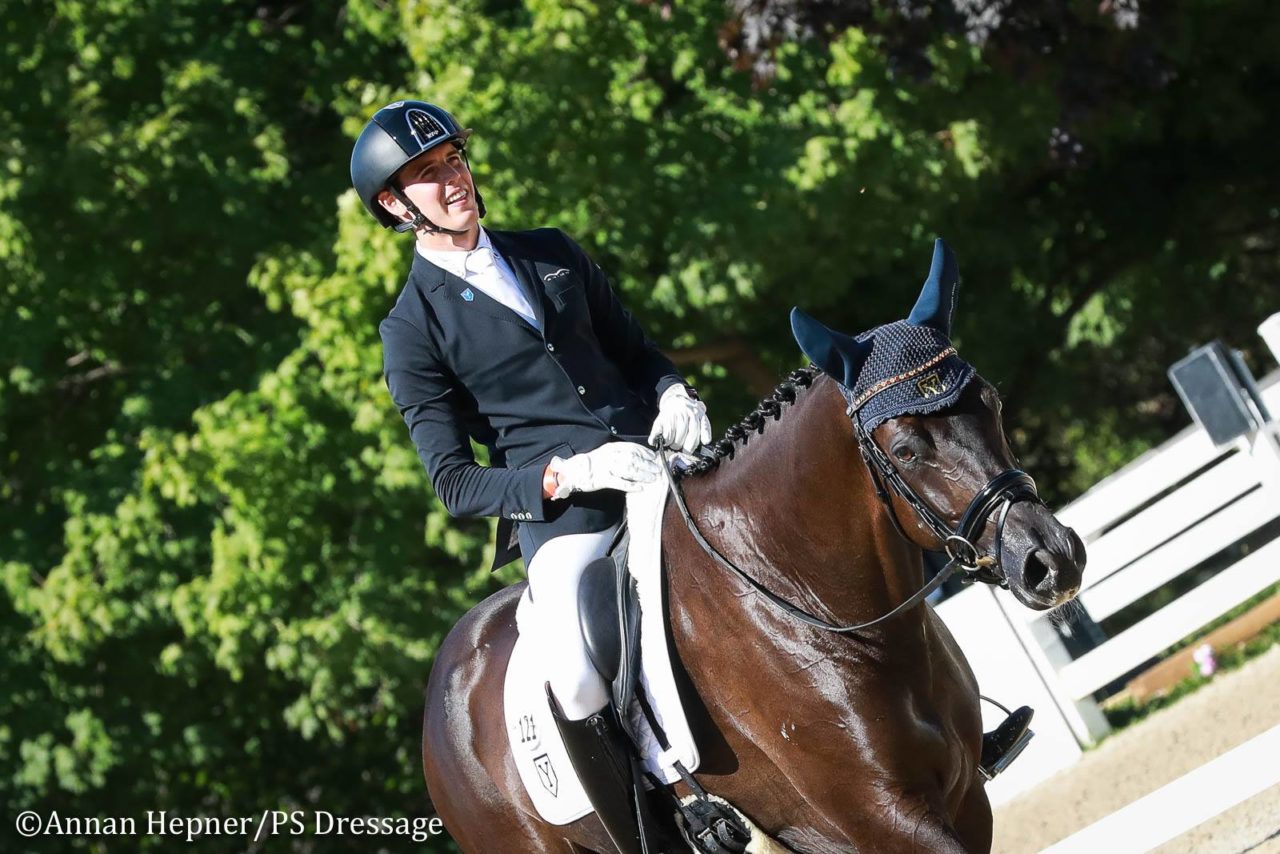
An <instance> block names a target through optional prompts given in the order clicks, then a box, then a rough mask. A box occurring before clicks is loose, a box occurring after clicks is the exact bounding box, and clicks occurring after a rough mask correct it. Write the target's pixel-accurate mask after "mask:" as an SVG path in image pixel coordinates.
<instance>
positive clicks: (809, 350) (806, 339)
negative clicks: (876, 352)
mask: <svg viewBox="0 0 1280 854" xmlns="http://www.w3.org/2000/svg"><path fill="white" fill-rule="evenodd" d="M791 334H792V335H794V336H795V339H796V343H797V344H799V345H800V349H801V350H803V351H804V354H805V355H806V356H808V357H809V361H811V362H813V363H814V364H815V365H817V366H818V367H819V368H821V369H822V371H823V373H826V374H830V375H831V376H832V377H834V378H835V379H837V380H839V381H840V382H841V383H843V384H844V385H845V387H846V388H853V386H854V383H856V382H857V381H858V372H859V371H861V370H862V363H863V362H865V361H866V360H867V355H868V354H869V353H870V352H871V344H870V343H869V342H867V343H864V342H862V341H859V340H858V339H856V338H851V337H850V336H848V335H844V334H843V333H840V332H836V331H835V330H834V329H829V328H827V327H826V326H824V325H822V324H821V323H819V322H818V321H816V320H814V319H813V318H812V317H810V316H809V315H807V314H805V313H804V312H803V311H801V310H800V309H799V308H793V309H791Z"/></svg>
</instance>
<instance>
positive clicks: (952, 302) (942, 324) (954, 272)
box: [907, 237, 960, 338]
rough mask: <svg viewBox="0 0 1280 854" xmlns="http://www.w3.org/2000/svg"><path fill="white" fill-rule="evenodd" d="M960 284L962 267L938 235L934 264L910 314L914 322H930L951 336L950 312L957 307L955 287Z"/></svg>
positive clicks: (935, 244) (912, 323)
mask: <svg viewBox="0 0 1280 854" xmlns="http://www.w3.org/2000/svg"><path fill="white" fill-rule="evenodd" d="M959 287H960V267H959V266H958V265H957V264H956V256H955V255H953V254H952V252H951V247H950V246H948V245H947V244H946V243H945V242H943V240H942V238H941V237H939V238H938V239H937V240H935V241H934V243H933V264H932V266H930V268H929V278H928V279H926V280H925V283H924V288H922V289H921V291H920V298H919V299H917V300H916V307H915V308H913V309H911V314H909V315H908V316H907V323H910V324H911V325H913V326H929V327H932V328H933V329H936V330H938V331H939V332H941V333H942V334H943V335H945V336H947V337H948V338H950V337H951V316H952V314H954V313H955V310H956V291H957V290H958V289H959Z"/></svg>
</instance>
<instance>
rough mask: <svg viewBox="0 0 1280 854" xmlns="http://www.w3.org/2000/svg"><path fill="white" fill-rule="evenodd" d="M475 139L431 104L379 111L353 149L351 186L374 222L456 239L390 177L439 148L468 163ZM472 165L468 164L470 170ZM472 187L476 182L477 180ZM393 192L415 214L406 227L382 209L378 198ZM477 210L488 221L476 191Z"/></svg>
mask: <svg viewBox="0 0 1280 854" xmlns="http://www.w3.org/2000/svg"><path fill="white" fill-rule="evenodd" d="M470 136H471V129H470V128H463V127H462V126H461V125H460V124H458V121H457V119H455V118H454V117H453V116H451V115H450V114H449V112H448V110H445V109H443V108H441V107H437V106H436V105H435V104H428V103H427V102H425V101H396V102H395V103H394V104H387V106H385V107H383V108H382V109H380V110H378V112H376V113H374V114H373V118H372V119H370V120H369V123H368V124H367V125H365V126H364V130H362V131H360V136H359V138H357V139H356V144H355V147H354V148H352V149H351V184H352V186H354V187H355V188H356V192H357V193H358V194H359V195H360V201H362V202H364V206H365V207H366V208H368V209H369V213H371V214H373V217H374V219H376V220H377V221H378V222H380V223H382V225H384V226H386V227H388V228H394V229H395V230H396V231H409V230H411V229H416V228H420V227H422V226H424V225H425V226H426V227H427V228H428V229H430V230H432V231H440V232H445V233H447V234H457V233H458V232H455V231H453V230H452V229H448V228H441V227H440V226H438V225H436V224H435V223H433V222H432V221H431V220H429V219H427V218H426V217H425V216H423V214H422V211H420V210H418V206H417V205H415V204H414V203H413V202H411V201H409V197H408V196H406V195H405V194H404V192H403V191H402V190H401V188H400V187H399V186H398V184H397V183H396V182H393V181H392V180H391V177H392V176H393V175H395V174H396V172H398V171H400V169H401V168H402V167H403V166H404V165H405V164H406V163H408V162H409V161H410V160H413V159H414V158H415V157H418V156H419V155H422V154H425V153H427V152H428V151H430V150H431V149H433V148H435V147H436V146H438V145H444V144H445V143H446V142H447V143H451V144H452V145H453V147H454V148H456V149H458V151H459V153H461V154H462V159H463V160H464V161H466V159H467V153H466V145H467V138H468V137H470ZM470 170H471V164H470V163H469V162H467V171H470ZM472 183H473V184H474V183H475V178H474V176H473V177H472ZM383 190H389V191H390V192H391V194H392V195H394V196H395V197H396V198H397V199H399V200H400V203H401V204H403V205H404V206H405V207H406V208H408V209H409V213H410V214H412V215H413V220H412V221H411V222H402V221H401V220H398V219H396V218H395V217H394V216H392V215H391V212H390V211H388V210H387V209H386V208H384V207H383V206H382V205H380V204H378V193H380V192H382V191H383ZM476 207H477V208H479V209H480V216H481V217H483V216H484V213H485V211H484V199H482V198H481V197H480V192H479V190H477V191H476Z"/></svg>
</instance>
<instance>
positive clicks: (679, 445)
mask: <svg viewBox="0 0 1280 854" xmlns="http://www.w3.org/2000/svg"><path fill="white" fill-rule="evenodd" d="M655 439H656V440H658V441H657V443H656V446H657V447H661V446H663V445H665V446H666V447H668V448H674V449H675V450H677V451H684V452H685V453H686V454H692V453H693V452H694V451H696V450H697V449H698V446H699V445H702V444H704V443H706V442H710V441H711V421H710V420H708V419H707V407H706V406H705V405H703V403H702V401H700V400H694V399H693V398H691V397H689V393H688V392H687V391H685V388H684V386H683V385H681V384H680V383H676V384H675V385H673V386H671V387H670V388H668V389H667V390H666V391H664V392H663V393H662V399H661V400H659V401H658V418H657V420H655V421H654V422H653V429H652V430H650V431H649V444H650V445H655V442H654V440H655Z"/></svg>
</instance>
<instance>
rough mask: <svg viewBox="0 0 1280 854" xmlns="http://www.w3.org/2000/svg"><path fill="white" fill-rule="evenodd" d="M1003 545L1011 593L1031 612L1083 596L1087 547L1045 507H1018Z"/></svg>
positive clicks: (1010, 519) (1014, 508)
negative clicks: (1079, 595) (1081, 584)
mask: <svg viewBox="0 0 1280 854" xmlns="http://www.w3.org/2000/svg"><path fill="white" fill-rule="evenodd" d="M1009 515H1010V518H1009V524H1008V529H1007V530H1006V533H1005V537H1006V541H1005V544H1004V549H1003V551H1004V555H1003V556H1002V557H1003V559H1004V568H1005V574H1006V576H1007V577H1008V580H1009V590H1010V591H1011V592H1012V593H1013V595H1014V596H1016V597H1017V599H1018V601H1020V602H1021V603H1022V604H1024V605H1026V606H1027V607H1028V608H1035V609H1036V610H1038V611H1043V610H1045V609H1048V608H1054V607H1057V606H1058V605H1061V604H1063V603H1065V602H1068V601H1070V600H1071V599H1073V598H1074V597H1075V595H1076V594H1077V593H1079V592H1080V582H1081V579H1082V577H1083V575H1084V567H1085V561H1086V555H1085V549H1084V543H1083V542H1081V540H1080V537H1079V536H1077V534H1076V532H1075V531H1073V530H1072V529H1070V528H1068V527H1066V526H1065V525H1063V524H1062V523H1061V522H1059V521H1058V520H1057V519H1056V518H1055V517H1054V515H1053V514H1052V513H1050V512H1049V510H1048V509H1047V508H1046V507H1044V506H1043V505H1021V506H1015V507H1013V508H1012V510H1011V512H1010V514H1009Z"/></svg>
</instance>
